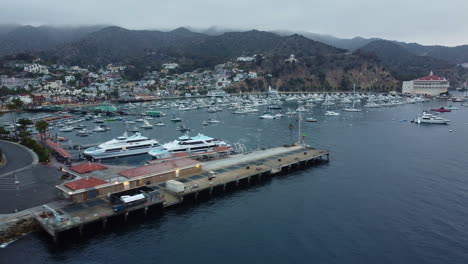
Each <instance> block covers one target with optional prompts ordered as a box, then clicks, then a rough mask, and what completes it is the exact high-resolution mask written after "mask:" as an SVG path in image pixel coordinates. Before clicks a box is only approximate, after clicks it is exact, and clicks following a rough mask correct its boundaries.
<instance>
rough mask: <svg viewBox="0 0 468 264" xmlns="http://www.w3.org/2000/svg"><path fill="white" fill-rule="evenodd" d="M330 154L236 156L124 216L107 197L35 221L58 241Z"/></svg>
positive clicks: (281, 151)
mask: <svg viewBox="0 0 468 264" xmlns="http://www.w3.org/2000/svg"><path fill="white" fill-rule="evenodd" d="M328 156H329V152H327V151H323V150H317V149H313V148H310V147H303V146H285V147H278V148H272V149H266V150H258V151H253V152H250V153H245V154H238V155H233V156H230V157H228V158H225V159H220V160H215V161H208V162H205V163H203V164H202V170H201V171H200V172H198V173H192V174H189V175H185V176H183V177H178V178H176V179H175V180H177V181H179V182H182V183H184V185H185V190H184V191H183V192H180V193H175V192H173V191H171V190H169V189H167V188H166V186H165V183H158V184H155V185H152V186H150V187H152V188H154V189H156V190H158V191H159V193H160V196H159V198H158V199H153V200H152V201H148V202H146V203H145V204H141V205H137V206H132V207H128V208H126V209H124V210H123V211H120V212H114V211H113V210H112V206H111V203H110V202H109V199H108V198H107V197H101V198H95V199H90V200H88V201H86V202H82V203H72V204H68V205H66V206H63V207H61V208H54V210H56V211H57V212H58V213H59V214H60V215H61V216H62V217H63V218H64V219H63V220H62V221H56V218H55V217H54V216H53V215H51V214H50V213H49V214H44V213H36V214H34V217H35V218H36V220H37V221H38V222H39V223H40V225H41V226H42V227H43V228H44V230H46V231H47V232H48V233H49V234H50V235H51V236H52V237H54V239H57V236H58V235H59V234H60V233H61V232H63V231H66V230H69V229H73V228H77V229H78V230H79V231H80V234H81V233H82V229H83V227H84V226H85V225H86V224H88V223H92V222H96V221H102V224H103V227H104V226H105V223H106V222H107V219H108V218H110V217H114V216H118V215H124V217H125V219H127V216H128V215H129V213H130V212H132V211H136V210H144V212H145V213H146V211H147V210H148V208H149V207H152V206H160V207H170V206H173V205H176V204H179V203H181V202H182V201H183V200H184V197H186V196H189V195H190V196H195V198H197V197H198V194H199V193H201V192H208V193H209V194H210V195H211V194H212V191H213V189H215V188H222V189H223V190H225V189H226V186H227V185H235V186H237V185H238V184H239V182H240V181H244V182H250V180H251V179H252V178H254V177H255V178H256V179H258V180H261V179H263V178H266V177H271V176H272V175H274V174H276V173H278V172H281V171H284V170H290V169H292V168H295V167H298V168H299V166H306V165H313V164H314V161H317V160H324V158H325V160H327V161H328Z"/></svg>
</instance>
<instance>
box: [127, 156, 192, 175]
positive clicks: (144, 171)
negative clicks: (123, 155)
mask: <svg viewBox="0 0 468 264" xmlns="http://www.w3.org/2000/svg"><path fill="white" fill-rule="evenodd" d="M197 164H199V162H198V161H196V160H193V159H189V158H183V159H177V160H172V161H167V162H163V163H158V164H152V165H145V166H142V167H138V168H134V169H129V170H124V171H121V172H119V175H121V176H124V177H126V178H133V177H139V176H143V175H149V174H157V173H160V172H164V171H171V170H176V169H181V168H186V167H193V166H196V165H197Z"/></svg>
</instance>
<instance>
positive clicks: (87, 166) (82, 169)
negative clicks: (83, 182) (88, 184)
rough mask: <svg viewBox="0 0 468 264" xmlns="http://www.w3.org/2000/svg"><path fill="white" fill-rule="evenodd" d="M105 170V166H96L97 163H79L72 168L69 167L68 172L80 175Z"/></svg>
mask: <svg viewBox="0 0 468 264" xmlns="http://www.w3.org/2000/svg"><path fill="white" fill-rule="evenodd" d="M105 169H107V167H106V166H104V165H101V164H98V163H81V164H78V165H75V166H73V167H70V170H72V171H74V172H77V173H80V174H82V173H88V172H92V171H97V170H105Z"/></svg>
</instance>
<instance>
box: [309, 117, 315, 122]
mask: <svg viewBox="0 0 468 264" xmlns="http://www.w3.org/2000/svg"><path fill="white" fill-rule="evenodd" d="M306 122H317V119H315V118H312V117H308V118H306Z"/></svg>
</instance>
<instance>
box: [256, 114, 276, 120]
mask: <svg viewBox="0 0 468 264" xmlns="http://www.w3.org/2000/svg"><path fill="white" fill-rule="evenodd" d="M259 118H260V119H276V117H275V116H274V115H270V114H264V115H262V116H260V117H259Z"/></svg>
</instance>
